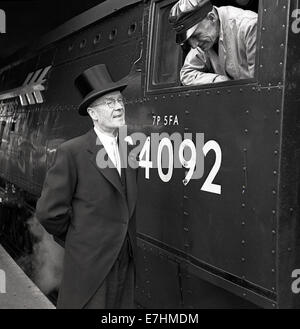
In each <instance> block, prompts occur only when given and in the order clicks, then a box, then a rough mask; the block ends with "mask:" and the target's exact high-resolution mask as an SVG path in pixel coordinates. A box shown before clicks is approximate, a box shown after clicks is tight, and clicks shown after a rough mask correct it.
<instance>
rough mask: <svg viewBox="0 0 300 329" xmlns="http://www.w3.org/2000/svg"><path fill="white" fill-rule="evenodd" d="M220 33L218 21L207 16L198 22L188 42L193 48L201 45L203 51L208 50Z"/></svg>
mask: <svg viewBox="0 0 300 329" xmlns="http://www.w3.org/2000/svg"><path fill="white" fill-rule="evenodd" d="M218 34H219V32H218V28H217V24H216V21H214V20H212V19H209V18H208V17H206V18H204V19H203V20H202V21H201V22H199V23H198V26H197V28H196V30H195V31H194V33H193V34H192V35H191V36H190V38H189V39H188V44H189V45H190V46H191V47H192V48H197V47H200V48H201V49H202V50H203V51H207V50H209V49H210V48H211V47H212V46H213V45H214V43H215V42H216V40H217V39H218Z"/></svg>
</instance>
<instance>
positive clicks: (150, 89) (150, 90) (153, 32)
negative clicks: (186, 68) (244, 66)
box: [145, 0, 263, 95]
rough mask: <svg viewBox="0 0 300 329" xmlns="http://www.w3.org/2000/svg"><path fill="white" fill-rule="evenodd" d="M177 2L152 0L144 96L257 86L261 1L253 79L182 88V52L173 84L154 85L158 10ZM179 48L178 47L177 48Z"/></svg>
mask: <svg viewBox="0 0 300 329" xmlns="http://www.w3.org/2000/svg"><path fill="white" fill-rule="evenodd" d="M176 1H178V0H152V3H151V8H150V20H149V26H148V35H149V38H148V45H147V49H148V54H149V56H148V58H147V64H146V89H145V90H146V94H149V95H151V94H157V93H165V92H168V91H170V92H172V93H176V92H187V91H193V90H199V89H200V90H201V89H213V88H222V87H225V88H226V87H231V86H244V85H249V84H257V83H258V71H259V64H260V63H259V59H260V56H259V50H260V43H261V27H262V17H263V0H258V21H257V35H256V38H257V43H256V54H255V70H254V77H253V78H249V79H240V80H231V81H224V82H219V83H208V84H201V85H190V86H183V85H181V84H180V77H179V72H180V65H181V63H182V51H180V54H179V56H178V61H177V62H178V66H177V80H176V82H173V83H161V84H154V78H155V71H154V70H155V68H157V64H156V61H157V60H158V59H157V57H156V54H157V53H158V51H157V46H156V45H157V40H158V38H159V37H160V34H159V27H158V24H157V20H158V17H159V14H158V13H159V10H160V8H161V7H163V6H167V5H169V4H171V3H174V4H175V3H176ZM178 47H179V46H178Z"/></svg>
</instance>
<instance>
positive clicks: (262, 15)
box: [257, 0, 289, 86]
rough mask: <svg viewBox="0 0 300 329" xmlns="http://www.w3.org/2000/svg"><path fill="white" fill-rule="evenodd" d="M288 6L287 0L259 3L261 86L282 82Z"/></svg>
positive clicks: (259, 73)
mask: <svg viewBox="0 0 300 329" xmlns="http://www.w3.org/2000/svg"><path fill="white" fill-rule="evenodd" d="M288 7H289V0H279V1H278V0H277V1H269V0H262V1H261V3H260V9H259V19H260V21H261V22H262V23H261V27H260V30H258V33H259V35H258V36H259V37H258V40H260V44H259V45H258V47H257V51H259V60H258V63H257V65H258V68H257V69H258V80H259V82H260V84H261V85H262V86H266V85H269V84H270V85H278V84H281V85H282V84H283V74H284V71H283V68H284V62H285V58H286V53H285V50H286V42H287V34H286V31H287V24H288ZM275 18H276V19H275Z"/></svg>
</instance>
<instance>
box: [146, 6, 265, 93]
mask: <svg viewBox="0 0 300 329" xmlns="http://www.w3.org/2000/svg"><path fill="white" fill-rule="evenodd" d="M176 3H177V0H153V6H152V17H153V19H152V26H151V39H150V40H149V42H150V44H149V46H150V49H151V56H150V59H149V62H148V81H147V85H148V88H147V89H148V91H151V90H157V89H162V88H163V89H165V88H174V87H179V86H201V85H207V84H213V85H215V84H216V83H220V82H224V81H228V82H230V81H234V80H248V79H253V78H254V77H255V70H256V66H257V56H256V48H257V43H258V42H257V25H258V14H257V12H258V4H259V1H258V0H232V1H224V0H223V1H213V0H212V1H211V3H212V5H213V7H208V8H205V10H206V11H207V12H208V14H207V16H206V18H205V19H204V20H202V21H200V22H198V21H196V24H194V25H193V26H192V27H190V23H186V21H180V18H178V10H177V11H172V12H174V15H172V13H171V16H172V17H171V20H172V21H171V22H170V21H169V15H170V11H171V9H172V7H173V6H174V5H175V4H176ZM205 13H206V12H205ZM184 24H189V25H187V27H188V28H187V30H186V29H185V28H183V30H182V32H181V31H180V28H182V26H184ZM178 29H179V32H178ZM187 37H188V38H187Z"/></svg>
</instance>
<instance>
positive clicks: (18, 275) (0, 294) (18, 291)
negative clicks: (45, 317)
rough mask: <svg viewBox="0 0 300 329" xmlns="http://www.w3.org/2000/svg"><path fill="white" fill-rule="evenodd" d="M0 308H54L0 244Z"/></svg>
mask: <svg viewBox="0 0 300 329" xmlns="http://www.w3.org/2000/svg"><path fill="white" fill-rule="evenodd" d="M0 309H55V306H54V305H53V304H52V303H51V302H50V301H49V300H48V298H47V297H46V296H45V295H44V294H43V293H42V292H41V291H40V289H39V288H38V287H37V286H36V285H35V284H34V283H33V282H32V281H31V280H30V279H29V277H28V276H27V275H26V274H25V273H24V272H23V271H22V269H21V268H20V267H19V266H18V265H17V264H16V262H15V261H14V260H13V259H12V258H11V257H10V255H9V254H8V253H7V252H6V251H5V249H4V248H3V247H2V246H1V245H0Z"/></svg>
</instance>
